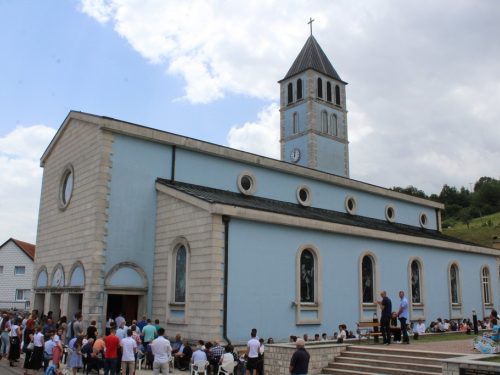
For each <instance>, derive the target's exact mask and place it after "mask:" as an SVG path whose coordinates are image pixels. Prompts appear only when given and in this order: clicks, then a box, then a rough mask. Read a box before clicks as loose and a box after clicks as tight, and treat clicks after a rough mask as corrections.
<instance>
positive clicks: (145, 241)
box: [32, 35, 500, 341]
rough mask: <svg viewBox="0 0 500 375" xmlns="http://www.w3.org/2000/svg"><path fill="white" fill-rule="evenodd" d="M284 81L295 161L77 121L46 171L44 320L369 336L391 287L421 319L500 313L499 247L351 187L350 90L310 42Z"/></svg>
mask: <svg viewBox="0 0 500 375" xmlns="http://www.w3.org/2000/svg"><path fill="white" fill-rule="evenodd" d="M279 84H280V100H281V109H280V111H281V122H280V131H281V141H280V142H281V159H282V160H281V161H278V160H274V159H270V158H267V157H263V156H259V155H256V154H251V153H248V152H242V151H238V150H234V149H230V148H227V147H223V146H219V145H215V144H211V143H206V142H203V141H200V140H196V139H192V138H187V137H183V136H179V135H176V134H172V133H168V132H164V131H160V130H156V129H152V128H148V127H144V126H139V125H135V124H131V123H128V122H125V121H120V120H115V119H112V118H109V117H102V116H95V115H91V114H86V113H81V112H75V111H71V112H70V113H69V115H68V116H67V118H66V119H65V120H64V122H63V124H62V125H61V127H60V128H59V130H58V131H57V133H56V135H55V136H54V139H53V140H52V141H51V143H50V145H49V146H48V148H47V150H46V151H45V153H44V154H43V156H42V158H41V166H42V167H43V168H44V174H43V184H42V193H41V202H40V212H39V222H38V235H37V249H38V251H37V254H36V259H35V263H36V270H35V279H34V283H33V287H34V295H32V300H33V304H34V306H33V308H35V309H38V310H39V311H41V312H42V311H45V312H46V311H49V310H51V311H53V312H54V316H55V317H56V318H58V317H59V316H60V315H67V316H72V315H73V314H74V313H75V312H76V311H77V310H82V312H83V317H84V321H85V322H86V324H88V322H90V320H93V319H95V320H96V321H98V322H99V323H98V324H99V327H100V328H102V327H103V326H104V322H105V321H106V317H107V316H108V315H113V316H116V315H117V314H118V312H120V311H123V312H124V316H125V318H126V320H127V322H128V323H130V321H131V320H132V319H134V318H137V317H140V316H142V315H147V316H148V317H152V318H153V319H160V322H161V323H160V324H161V325H162V326H163V327H165V328H166V330H167V334H168V335H169V336H173V335H174V334H175V333H181V334H182V336H183V337H185V338H188V339H193V340H194V339H200V338H201V339H205V340H214V339H221V338H228V339H231V340H234V341H240V340H246V339H247V338H248V336H249V333H250V330H251V328H253V327H258V329H259V335H260V336H261V337H268V336H271V335H272V336H273V337H275V338H285V337H288V336H289V335H291V334H296V335H299V336H302V335H303V334H304V333H309V334H314V333H322V332H329V333H332V332H333V331H335V329H336V327H338V325H339V324H341V323H345V324H347V326H348V327H355V323H356V322H359V321H371V320H372V319H373V317H374V315H375V316H376V315H377V314H378V313H379V309H378V305H377V303H376V301H377V299H379V295H380V292H381V291H382V290H385V291H387V295H388V296H389V297H390V298H391V299H392V300H393V303H395V304H397V299H398V297H397V296H398V292H399V291H400V290H403V291H404V292H405V293H406V295H407V296H408V297H409V298H408V299H409V300H410V301H411V309H410V318H411V320H416V319H418V318H422V319H424V320H427V321H430V320H431V319H435V318H436V317H438V316H441V317H448V318H453V319H462V318H464V317H468V316H470V312H471V310H472V309H475V310H476V311H477V312H478V313H479V315H488V314H489V313H490V311H491V309H492V308H493V307H495V306H496V307H498V302H499V277H498V272H497V270H498V268H499V264H500V261H499V260H500V258H499V255H500V252H499V250H496V249H493V248H487V247H482V246H478V245H475V244H471V243H467V242H464V241H461V240H458V239H455V238H451V237H447V236H445V235H443V234H442V232H441V210H442V209H443V208H444V206H443V205H442V204H440V203H437V202H433V201H430V200H426V199H422V198H417V197H413V196H409V195H405V194H402V193H399V192H395V191H392V190H388V189H385V188H381V187H378V186H374V185H371V184H367V183H363V182H360V181H356V180H352V179H350V178H349V153H348V129H347V108H346V103H347V100H346V83H345V82H344V81H343V80H341V79H340V76H339V75H338V73H337V72H336V71H335V69H334V68H333V66H332V64H331V63H330V61H329V60H328V58H327V57H326V55H325V53H324V52H323V51H322V50H321V48H320V46H319V44H318V43H317V41H316V40H315V39H314V37H313V36H312V35H311V37H310V38H309V39H308V40H307V42H306V44H305V45H304V48H303V49H302V51H301V52H300V54H299V55H298V57H297V59H296V60H295V62H294V63H293V65H292V67H291V68H290V70H289V71H288V73H287V74H286V75H285V78H284V79H283V80H281V81H279Z"/></svg>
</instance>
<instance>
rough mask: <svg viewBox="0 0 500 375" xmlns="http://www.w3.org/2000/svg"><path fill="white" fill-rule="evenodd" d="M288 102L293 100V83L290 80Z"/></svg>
mask: <svg viewBox="0 0 500 375" xmlns="http://www.w3.org/2000/svg"><path fill="white" fill-rule="evenodd" d="M287 96H288V104H290V103H292V102H293V83H292V82H290V83H289V84H288V94H287Z"/></svg>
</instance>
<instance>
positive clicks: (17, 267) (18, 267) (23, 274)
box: [14, 266, 26, 276]
mask: <svg viewBox="0 0 500 375" xmlns="http://www.w3.org/2000/svg"><path fill="white" fill-rule="evenodd" d="M18 269H23V270H24V272H23V273H16V270H18ZM25 275H26V266H14V276H25Z"/></svg>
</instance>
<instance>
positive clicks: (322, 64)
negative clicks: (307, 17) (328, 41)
mask: <svg viewBox="0 0 500 375" xmlns="http://www.w3.org/2000/svg"><path fill="white" fill-rule="evenodd" d="M306 69H314V70H316V71H317V72H319V73H322V74H324V75H326V76H328V77H331V78H335V79H337V80H339V81H342V80H341V79H340V76H339V75H338V73H337V72H336V71H335V69H334V68H333V65H332V63H331V62H330V60H328V57H326V55H325V53H324V52H323V50H322V49H321V47H320V46H319V44H318V42H317V41H316V39H314V37H313V36H312V35H311V36H310V37H309V39H307V42H306V44H305V45H304V47H302V51H300V53H299V55H298V56H297V58H296V59H295V61H294V62H293V65H292V67H291V68H290V70H289V71H288V73H287V74H286V76H285V78H283V79H287V78H288V77H292V76H294V75H296V74H299V73H301V72H303V71H304V70H306ZM342 82H343V81H342Z"/></svg>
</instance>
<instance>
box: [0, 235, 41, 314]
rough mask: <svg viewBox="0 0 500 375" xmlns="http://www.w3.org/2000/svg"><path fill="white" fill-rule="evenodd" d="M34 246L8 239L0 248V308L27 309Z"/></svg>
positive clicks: (32, 269) (31, 281)
mask: <svg viewBox="0 0 500 375" xmlns="http://www.w3.org/2000/svg"><path fill="white" fill-rule="evenodd" d="M34 260H35V245H33V244H30V243H28V242H24V241H19V240H16V239H14V238H10V239H8V240H7V241H5V242H4V243H3V244H2V245H1V246H0V308H2V309H11V308H18V309H24V308H26V307H29V303H30V298H31V288H32V286H33V271H34V269H35V267H34V266H35V265H34Z"/></svg>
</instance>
